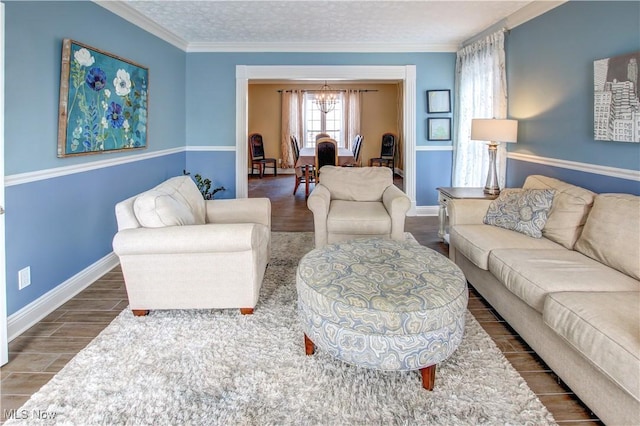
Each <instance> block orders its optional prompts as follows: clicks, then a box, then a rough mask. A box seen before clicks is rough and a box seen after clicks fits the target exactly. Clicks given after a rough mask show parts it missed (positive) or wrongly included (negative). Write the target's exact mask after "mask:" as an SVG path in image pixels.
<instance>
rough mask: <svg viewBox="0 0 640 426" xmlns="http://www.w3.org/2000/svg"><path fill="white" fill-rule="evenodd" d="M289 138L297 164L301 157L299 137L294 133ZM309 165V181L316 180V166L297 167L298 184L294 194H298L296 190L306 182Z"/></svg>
mask: <svg viewBox="0 0 640 426" xmlns="http://www.w3.org/2000/svg"><path fill="white" fill-rule="evenodd" d="M289 140H290V141H291V152H292V153H293V164H294V166H295V164H296V163H297V162H298V159H299V158H300V145H299V144H298V138H296V137H295V136H294V135H291V136H290V137H289ZM307 167H308V168H309V173H308V176H309V182H310V183H311V182H315V180H316V179H315V176H316V169H315V167H314V166H309V165H305V166H302V167H295V169H294V171H295V177H296V185H295V187H294V188H293V195H296V191H297V190H298V187H299V186H300V184H301V183H305V182H306V180H305V179H306V175H305V168H307Z"/></svg>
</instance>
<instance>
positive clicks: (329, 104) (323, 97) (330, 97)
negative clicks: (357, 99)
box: [315, 81, 337, 114]
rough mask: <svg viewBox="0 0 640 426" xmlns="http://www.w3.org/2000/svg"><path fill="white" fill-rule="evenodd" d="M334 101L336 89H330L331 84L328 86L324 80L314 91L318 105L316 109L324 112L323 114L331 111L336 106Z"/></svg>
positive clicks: (335, 99)
mask: <svg viewBox="0 0 640 426" xmlns="http://www.w3.org/2000/svg"><path fill="white" fill-rule="evenodd" d="M336 101H337V96H336V91H335V90H334V89H332V88H331V86H329V85H328V84H327V82H326V81H325V82H324V85H323V86H322V87H321V88H320V90H319V91H318V92H317V93H316V99H315V102H316V105H317V106H318V109H319V110H320V111H322V112H324V113H325V114H326V113H328V112H331V111H333V110H334V109H335V107H336Z"/></svg>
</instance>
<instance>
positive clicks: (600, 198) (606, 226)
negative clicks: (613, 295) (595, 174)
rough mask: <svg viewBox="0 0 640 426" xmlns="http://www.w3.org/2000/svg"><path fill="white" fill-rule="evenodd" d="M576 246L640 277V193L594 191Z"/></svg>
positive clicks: (579, 249)
mask: <svg viewBox="0 0 640 426" xmlns="http://www.w3.org/2000/svg"><path fill="white" fill-rule="evenodd" d="M575 249H576V250H577V251H579V252H580V253H582V254H584V255H586V256H589V257H590V258H592V259H595V260H597V261H598V262H601V263H604V264H605V265H607V266H609V267H611V268H614V269H616V270H618V271H620V272H622V273H624V274H627V275H629V276H631V277H633V278H635V279H637V280H640V197H639V196H637V195H630V194H599V195H597V196H596V198H595V202H594V203H593V208H592V209H591V212H590V213H589V217H588V218H587V223H586V224H585V225H584V230H583V231H582V235H580V238H579V239H578V241H577V242H576V245H575Z"/></svg>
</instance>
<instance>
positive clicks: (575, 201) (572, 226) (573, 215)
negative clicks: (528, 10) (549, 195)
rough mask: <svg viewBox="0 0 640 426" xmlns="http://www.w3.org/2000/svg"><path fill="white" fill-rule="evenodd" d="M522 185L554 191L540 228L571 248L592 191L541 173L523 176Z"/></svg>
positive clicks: (591, 202) (526, 187) (589, 207)
mask: <svg viewBox="0 0 640 426" xmlns="http://www.w3.org/2000/svg"><path fill="white" fill-rule="evenodd" d="M523 188H525V189H554V190H555V191H556V192H555V195H554V197H553V204H552V205H551V211H550V212H549V215H548V218H547V222H546V223H545V225H544V228H543V229H542V236H543V237H545V238H548V239H550V240H551V241H555V242H556V243H558V244H562V245H563V246H564V247H566V248H568V249H573V246H574V244H575V243H576V241H577V240H578V238H579V237H580V234H581V232H582V228H583V226H584V224H585V222H586V220H587V216H588V214H589V210H590V209H591V206H592V205H593V199H594V197H595V195H596V194H595V193H593V192H591V191H589V190H588V189H584V188H581V187H579V186H575V185H571V184H569V183H566V182H563V181H561V180H558V179H554V178H551V177H547V176H541V175H531V176H529V177H527V179H526V180H525V182H524V185H523Z"/></svg>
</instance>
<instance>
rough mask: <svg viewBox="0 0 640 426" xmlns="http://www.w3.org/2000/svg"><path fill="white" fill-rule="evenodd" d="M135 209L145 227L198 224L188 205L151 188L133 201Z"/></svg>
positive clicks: (137, 216)
mask: <svg viewBox="0 0 640 426" xmlns="http://www.w3.org/2000/svg"><path fill="white" fill-rule="evenodd" d="M133 210H134V212H135V215H136V218H137V219H138V222H140V225H142V226H143V227H145V228H163V227H165V226H177V225H195V224H196V219H195V217H194V216H193V213H191V210H190V209H189V206H188V205H186V204H185V203H183V202H181V201H179V200H177V199H175V198H174V197H172V196H171V195H168V194H166V193H164V192H162V191H157V190H150V191H147V192H145V193H144V194H142V195H140V196H139V197H138V198H136V200H135V201H134V202H133Z"/></svg>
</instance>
